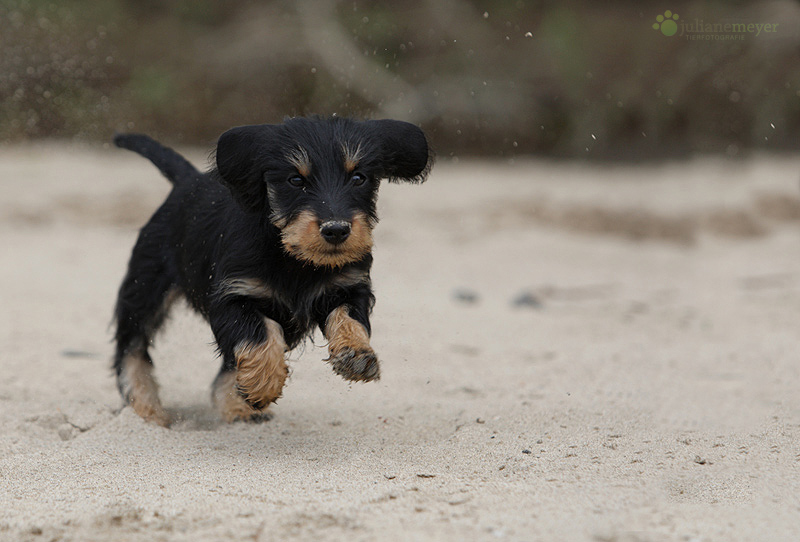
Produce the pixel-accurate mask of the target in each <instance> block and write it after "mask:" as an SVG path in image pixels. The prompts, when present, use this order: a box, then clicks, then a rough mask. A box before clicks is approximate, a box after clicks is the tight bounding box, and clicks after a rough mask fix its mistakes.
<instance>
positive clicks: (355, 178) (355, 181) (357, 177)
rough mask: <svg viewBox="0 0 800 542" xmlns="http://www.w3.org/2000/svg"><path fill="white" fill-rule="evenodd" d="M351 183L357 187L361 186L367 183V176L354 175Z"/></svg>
mask: <svg viewBox="0 0 800 542" xmlns="http://www.w3.org/2000/svg"><path fill="white" fill-rule="evenodd" d="M350 182H352V183H353V184H354V185H356V186H361V185H362V184H364V183H365V182H367V176H366V175H363V174H361V173H353V176H352V177H350Z"/></svg>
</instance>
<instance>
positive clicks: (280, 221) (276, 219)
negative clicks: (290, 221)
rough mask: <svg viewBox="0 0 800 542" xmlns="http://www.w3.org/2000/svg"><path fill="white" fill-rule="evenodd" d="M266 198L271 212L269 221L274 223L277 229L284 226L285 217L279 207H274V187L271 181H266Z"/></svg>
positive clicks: (275, 195)
mask: <svg viewBox="0 0 800 542" xmlns="http://www.w3.org/2000/svg"><path fill="white" fill-rule="evenodd" d="M267 199H268V200H269V202H270V207H271V212H270V215H269V221H270V222H271V223H272V224H274V225H275V226H276V227H277V228H278V229H281V230H282V229H283V228H285V227H286V218H285V217H284V216H283V215H282V213H281V212H280V210H279V209H277V208H275V204H274V202H275V201H276V200H277V194H276V192H275V187H274V186H273V185H272V184H271V183H267Z"/></svg>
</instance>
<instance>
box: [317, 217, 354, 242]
mask: <svg viewBox="0 0 800 542" xmlns="http://www.w3.org/2000/svg"><path fill="white" fill-rule="evenodd" d="M319 233H320V235H322V238H323V239H325V240H326V241H327V242H329V243H331V244H332V245H338V244H339V243H343V242H344V241H345V240H346V239H347V238H348V237H349V236H350V223H349V222H345V221H344V220H331V221H329V222H325V223H324V224H322V226H320V227H319Z"/></svg>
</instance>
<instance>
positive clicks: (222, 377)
mask: <svg viewBox="0 0 800 542" xmlns="http://www.w3.org/2000/svg"><path fill="white" fill-rule="evenodd" d="M209 320H210V323H211V328H212V330H213V331H214V335H215V337H216V338H217V345H218V346H219V350H220V352H221V353H222V368H221V369H220V372H219V374H218V375H217V378H216V379H215V380H214V385H213V391H212V399H213V401H214V404H215V406H216V407H217V410H218V411H219V413H220V415H221V416H222V418H223V419H224V420H225V421H228V422H233V421H237V420H245V421H258V420H260V419H263V418H264V416H265V412H263V411H264V410H266V408H267V407H268V406H269V405H270V404H271V403H274V402H275V401H276V400H277V399H278V398H279V397H280V396H281V393H282V392H283V386H284V384H285V382H286V379H287V378H288V376H289V367H288V366H287V365H286V349H287V346H286V341H285V339H284V336H283V328H282V327H281V326H280V324H278V323H277V322H276V321H274V320H272V319H270V318H266V317H264V316H263V315H261V313H259V312H258V311H256V310H255V309H253V308H252V307H249V306H248V303H247V301H244V300H236V301H228V302H224V303H222V304H217V305H216V307H215V308H214V310H213V311H212V314H211V317H210V318H209Z"/></svg>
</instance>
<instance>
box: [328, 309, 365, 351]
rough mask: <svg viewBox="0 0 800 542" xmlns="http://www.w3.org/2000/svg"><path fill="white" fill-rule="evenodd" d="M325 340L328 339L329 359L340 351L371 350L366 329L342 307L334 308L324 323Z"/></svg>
mask: <svg viewBox="0 0 800 542" xmlns="http://www.w3.org/2000/svg"><path fill="white" fill-rule="evenodd" d="M325 338H327V339H328V352H330V354H331V357H334V356H336V355H337V354H338V353H340V352H341V351H342V350H345V349H347V348H350V349H352V350H356V351H359V350H371V347H370V345H369V334H368V333H367V329H366V328H365V327H364V326H363V325H362V324H361V323H360V322H358V321H356V320H354V319H353V318H352V317H351V316H350V314H349V313H348V310H347V307H346V306H345V305H342V306H340V307H337V308H335V309H334V310H333V311H332V312H331V313H330V314H329V315H328V319H327V320H326V321H325Z"/></svg>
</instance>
